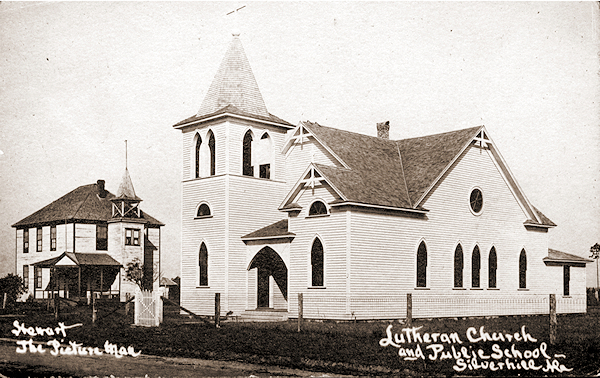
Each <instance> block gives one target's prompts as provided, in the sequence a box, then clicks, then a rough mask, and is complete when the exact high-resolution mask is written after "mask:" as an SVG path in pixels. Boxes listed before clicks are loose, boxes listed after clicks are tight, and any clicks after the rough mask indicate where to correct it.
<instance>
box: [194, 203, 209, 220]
mask: <svg viewBox="0 0 600 378" xmlns="http://www.w3.org/2000/svg"><path fill="white" fill-rule="evenodd" d="M210 215H211V214H210V207H208V205H207V204H205V203H203V204H202V205H200V207H199V208H198V213H196V216H197V217H208V216H210Z"/></svg>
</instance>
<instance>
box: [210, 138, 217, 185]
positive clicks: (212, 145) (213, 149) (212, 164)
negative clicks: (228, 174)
mask: <svg viewBox="0 0 600 378" xmlns="http://www.w3.org/2000/svg"><path fill="white" fill-rule="evenodd" d="M208 150H209V155H210V172H209V174H210V175H211V176H214V175H215V174H216V172H217V166H216V157H217V156H216V142H215V133H213V132H212V130H209V131H208Z"/></svg>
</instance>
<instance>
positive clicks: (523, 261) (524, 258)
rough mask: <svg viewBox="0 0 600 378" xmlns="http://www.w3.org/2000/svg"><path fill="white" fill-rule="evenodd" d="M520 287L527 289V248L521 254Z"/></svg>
mask: <svg viewBox="0 0 600 378" xmlns="http://www.w3.org/2000/svg"><path fill="white" fill-rule="evenodd" d="M519 289H527V252H525V248H523V249H522V250H521V253H520V254H519Z"/></svg>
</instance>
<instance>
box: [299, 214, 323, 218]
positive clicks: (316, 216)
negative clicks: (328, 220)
mask: <svg viewBox="0 0 600 378" xmlns="http://www.w3.org/2000/svg"><path fill="white" fill-rule="evenodd" d="M328 216H329V214H319V215H307V216H306V217H305V218H324V217H328Z"/></svg>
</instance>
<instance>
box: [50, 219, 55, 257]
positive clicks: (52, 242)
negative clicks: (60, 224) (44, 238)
mask: <svg viewBox="0 0 600 378" xmlns="http://www.w3.org/2000/svg"><path fill="white" fill-rule="evenodd" d="M50 250H51V251H56V225H55V224H53V225H51V226H50Z"/></svg>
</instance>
